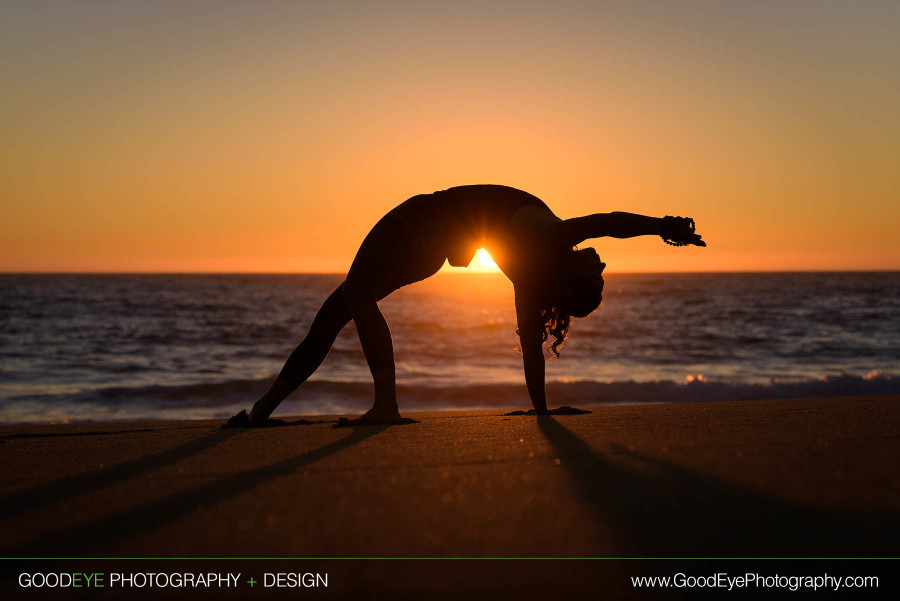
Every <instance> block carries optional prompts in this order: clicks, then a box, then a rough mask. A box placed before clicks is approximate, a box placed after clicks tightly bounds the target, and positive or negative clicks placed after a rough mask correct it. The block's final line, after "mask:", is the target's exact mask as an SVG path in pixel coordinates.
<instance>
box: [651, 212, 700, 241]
mask: <svg viewBox="0 0 900 601" xmlns="http://www.w3.org/2000/svg"><path fill="white" fill-rule="evenodd" d="M694 228H695V225H694V220H693V219H691V218H690V217H672V216H670V215H666V216H665V217H663V220H662V232H660V236H661V237H662V239H663V241H664V242H665V243H666V244H670V245H672V246H686V245H688V244H693V245H694V246H706V242H704V241H703V239H702V238H701V237H700V235H699V234H697V233H695V232H694Z"/></svg>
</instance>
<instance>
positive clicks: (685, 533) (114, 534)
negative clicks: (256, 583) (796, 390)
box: [0, 396, 900, 558]
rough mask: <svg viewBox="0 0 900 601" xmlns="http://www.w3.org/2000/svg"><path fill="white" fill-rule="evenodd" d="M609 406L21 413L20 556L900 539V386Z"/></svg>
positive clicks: (341, 554)
mask: <svg viewBox="0 0 900 601" xmlns="http://www.w3.org/2000/svg"><path fill="white" fill-rule="evenodd" d="M591 410H592V413H590V414H586V415H572V416H555V417H542V418H535V417H533V416H505V415H503V412H502V411H466V412H443V413H410V414H408V416H409V417H412V418H415V419H416V420H418V423H415V424H410V425H404V426H393V427H378V426H369V427H360V428H352V429H348V428H341V429H336V428H333V427H332V423H333V418H330V417H329V418H321V417H320V418H316V417H312V418H309V419H312V420H328V421H324V422H320V423H314V424H312V425H301V424H297V425H288V426H284V427H276V428H267V429H254V430H245V429H232V430H221V429H219V425H220V424H221V422H220V421H186V422H132V423H83V424H71V425H69V424H61V425H13V426H4V427H2V428H0V441H2V446H0V449H2V453H0V461H2V474H3V476H2V529H0V532H2V534H0V537H2V538H0V546H2V555H3V556H5V557H157V558H168V557H316V558H329V557H332V558H333V557H337V558H349V557H569V558H572V557H581V558H587V557H769V556H774V557H860V556H861V557H879V556H882V557H883V556H890V555H893V554H895V553H894V550H895V549H896V547H895V541H896V540H897V536H898V534H900V485H898V483H900V479H898V470H897V465H896V462H897V457H900V398H898V397H893V396H886V397H885V396H882V397H862V398H836V399H812V400H778V401H757V402H752V401H751V402H733V403H695V404H687V403H685V404H668V405H643V406H614V407H594V408H591ZM288 419H291V420H294V419H299V418H288Z"/></svg>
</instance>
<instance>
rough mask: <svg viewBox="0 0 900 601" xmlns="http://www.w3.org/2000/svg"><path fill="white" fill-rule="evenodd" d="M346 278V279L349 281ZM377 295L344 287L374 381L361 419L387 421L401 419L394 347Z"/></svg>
mask: <svg viewBox="0 0 900 601" xmlns="http://www.w3.org/2000/svg"><path fill="white" fill-rule="evenodd" d="M348 279H349V278H348ZM377 300H378V298H377V296H376V295H373V294H369V293H366V291H365V290H363V291H359V290H357V289H355V288H354V287H352V286H351V287H345V288H344V303H345V305H346V306H347V308H348V310H349V311H350V315H351V316H352V317H353V323H355V324H356V331H357V333H358V334H359V342H360V344H361V345H362V349H363V354H365V356H366V362H367V363H368V364H369V371H371V372H372V379H373V380H374V382H375V401H374V403H373V404H372V408H371V409H370V410H369V411H367V412H366V413H365V415H363V416H362V418H361V419H363V420H375V421H390V420H394V419H399V418H400V412H399V410H398V408H397V392H396V382H395V379H396V376H395V373H396V372H395V370H394V345H393V341H392V340H391V330H390V328H389V327H388V324H387V321H385V319H384V315H382V314H381V310H380V309H379V308H378V302H377Z"/></svg>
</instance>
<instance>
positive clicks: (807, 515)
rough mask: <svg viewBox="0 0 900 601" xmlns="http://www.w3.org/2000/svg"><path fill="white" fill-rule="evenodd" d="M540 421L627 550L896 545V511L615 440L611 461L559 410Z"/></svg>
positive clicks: (798, 552)
mask: <svg viewBox="0 0 900 601" xmlns="http://www.w3.org/2000/svg"><path fill="white" fill-rule="evenodd" d="M538 424H539V426H540V429H541V431H542V432H543V433H544V435H545V436H546V437H547V439H548V440H549V441H550V442H551V443H552V444H553V445H554V446H555V447H556V449H557V451H558V452H559V454H560V456H561V458H562V460H563V463H562V465H563V466H565V467H567V468H568V469H569V470H570V471H571V474H572V476H573V478H574V480H575V482H576V483H577V487H578V488H579V490H580V493H581V494H582V496H583V497H584V498H585V500H587V501H588V502H589V503H590V504H591V505H592V506H593V507H594V509H595V510H596V512H597V513H598V514H599V517H600V519H601V520H602V521H603V522H604V523H606V524H608V525H609V526H610V527H611V528H612V529H613V531H614V533H615V536H616V538H617V544H618V547H619V548H621V549H622V551H621V553H620V555H623V556H624V555H628V556H632V557H873V556H882V557H886V556H889V555H891V554H893V552H894V551H895V550H896V546H895V545H896V542H895V541H896V540H897V536H898V533H900V528H898V520H897V518H896V516H890V515H882V516H878V515H866V516H857V515H850V514H848V513H829V512H826V511H822V510H819V509H815V508H810V507H801V506H796V505H792V504H789V503H786V502H784V501H781V500H778V499H775V498H771V497H768V496H765V495H762V494H760V493H758V492H755V491H752V490H750V489H747V488H745V487H742V486H740V485H737V484H733V483H730V482H726V481H724V480H721V479H719V478H716V477H713V476H708V475H704V474H701V473H698V472H694V471H691V470H689V469H686V468H684V467H681V466H679V465H676V464H673V463H670V462H667V461H665V460H662V459H658V458H655V457H648V456H645V455H642V454H639V453H633V452H628V451H627V449H624V448H622V447H616V446H614V447H613V448H614V450H615V455H616V456H617V459H615V460H613V459H611V458H607V457H605V456H603V455H602V454H600V453H597V452H595V451H594V450H593V449H591V447H590V446H589V445H588V444H587V443H585V442H584V441H582V440H581V439H580V438H578V437H577V436H576V435H574V434H573V433H572V432H570V431H569V430H568V429H566V428H565V427H564V426H562V425H561V424H560V423H559V422H557V421H556V420H555V419H554V418H552V417H541V418H538ZM620 459H621V460H623V461H620ZM625 462H631V463H633V464H634V467H629V466H627V465H625V464H624V463H625Z"/></svg>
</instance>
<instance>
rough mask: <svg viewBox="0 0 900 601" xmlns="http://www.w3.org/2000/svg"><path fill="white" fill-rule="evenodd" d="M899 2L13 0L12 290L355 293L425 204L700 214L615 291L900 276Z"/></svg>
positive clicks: (630, 247)
mask: <svg viewBox="0 0 900 601" xmlns="http://www.w3.org/2000/svg"><path fill="white" fill-rule="evenodd" d="M898 31H900V3H898V2H895V1H891V2H833V1H826V0H816V1H808V2H789V1H777V2H776V1H773V2H726V1H724V0H713V1H708V2H699V1H693V2H692V1H679V2H643V1H640V0H629V1H625V2H565V1H561V0H553V1H547V2H530V1H527V0H517V1H515V2H483V1H479V2H467V1H459V0H456V1H454V2H447V1H441V2H428V1H416V2H389V1H382V2H368V1H359V2H350V1H340V0H336V1H332V2H325V1H322V2H297V1H294V2H287V1H283V2H272V1H268V2H267V1H255V2H243V1H240V2H239V1H230V2H229V1H220V2H191V1H188V0H178V1H174V2H165V1H161V0H153V1H147V2H128V1H127V0H118V1H104V2H87V1H78V2H73V1H71V0H66V1H62V2H51V1H47V0H42V1H40V2H35V1H33V0H23V1H21V2H9V1H5V2H2V3H0V73H2V78H3V84H4V85H3V91H2V93H0V98H2V102H0V111H2V112H0V131H2V139H3V144H2V157H0V158H2V163H3V168H2V170H0V195H2V210H0V271H335V272H336V271H344V270H346V268H347V267H348V266H349V264H350V261H351V260H352V258H353V255H354V253H355V252H356V249H357V248H358V246H359V243H360V242H361V241H362V238H363V237H364V236H365V234H366V232H367V231H368V230H369V228H370V227H371V226H372V225H373V224H374V223H375V221H377V219H378V218H379V217H380V216H381V215H382V214H384V213H385V212H386V211H388V210H389V209H390V208H392V207H393V206H395V205H397V204H399V203H400V202H401V201H403V200H404V199H406V198H408V197H410V196H412V195H414V194H418V193H423V192H431V191H434V190H439V189H443V188H447V187H451V186H455V185H462V184H472V183H500V184H506V185H510V186H514V187H517V188H521V189H524V190H527V191H529V192H531V193H533V194H535V195H537V196H539V197H541V198H542V199H544V200H545V201H546V202H547V203H548V204H549V205H550V206H551V207H552V208H553V209H554V211H555V212H556V214H557V215H559V216H560V217H563V218H567V217H574V216H577V215H581V214H586V213H593V212H607V211H613V210H624V211H631V212H637V213H644V214H650V215H657V216H662V215H665V214H675V215H689V216H692V217H694V218H695V219H696V221H697V224H698V232H700V233H702V234H703V236H704V238H705V239H707V240H708V241H709V247H708V248H706V249H697V248H693V247H692V248H685V249H673V248H671V247H668V246H666V245H665V244H663V243H662V242H661V241H660V240H659V238H649V237H647V238H644V239H637V240H601V241H599V242H597V243H596V244H595V245H596V246H597V248H598V250H599V252H600V255H601V256H602V257H603V258H604V260H605V261H607V263H608V264H609V269H610V271H670V270H688V271H721V270H794V269H826V270H831V269H900V244H898V234H900V198H898V197H900V110H898V108H897V107H900V35H898V34H897V32H898Z"/></svg>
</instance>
